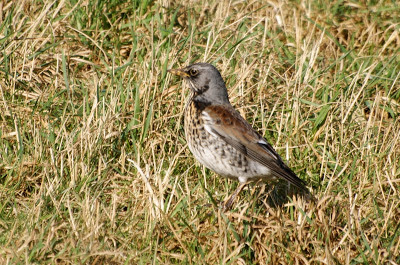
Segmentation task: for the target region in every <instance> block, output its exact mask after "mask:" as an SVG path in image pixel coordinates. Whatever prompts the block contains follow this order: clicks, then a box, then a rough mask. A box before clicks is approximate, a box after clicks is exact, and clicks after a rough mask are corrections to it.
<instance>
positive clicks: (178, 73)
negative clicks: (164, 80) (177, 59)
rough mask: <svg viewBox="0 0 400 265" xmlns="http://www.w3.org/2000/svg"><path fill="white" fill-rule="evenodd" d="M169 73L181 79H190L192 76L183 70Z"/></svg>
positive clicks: (170, 70)
mask: <svg viewBox="0 0 400 265" xmlns="http://www.w3.org/2000/svg"><path fill="white" fill-rule="evenodd" d="M167 71H168V72H170V73H171V74H174V75H178V76H181V77H189V76H190V75H189V74H188V73H186V72H185V71H184V70H183V69H168V70H167Z"/></svg>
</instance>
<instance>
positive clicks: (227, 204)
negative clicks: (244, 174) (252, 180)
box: [222, 182, 247, 212]
mask: <svg viewBox="0 0 400 265" xmlns="http://www.w3.org/2000/svg"><path fill="white" fill-rule="evenodd" d="M246 184H247V182H241V183H240V185H239V186H238V187H237V188H236V190H235V192H234V193H233V194H232V195H231V197H230V198H229V199H228V200H227V201H226V202H225V203H224V204H223V206H222V209H223V211H224V212H225V211H228V210H230V209H231V206H232V203H233V201H234V200H235V198H236V196H237V195H238V194H239V193H240V191H241V190H242V189H243V187H244V186H245V185H246Z"/></svg>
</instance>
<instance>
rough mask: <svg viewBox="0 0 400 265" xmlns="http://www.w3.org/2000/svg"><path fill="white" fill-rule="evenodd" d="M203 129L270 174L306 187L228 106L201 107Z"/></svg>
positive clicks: (265, 142)
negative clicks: (263, 167) (261, 166)
mask: <svg viewBox="0 0 400 265" xmlns="http://www.w3.org/2000/svg"><path fill="white" fill-rule="evenodd" d="M202 115H203V119H204V123H205V128H206V130H207V131H208V132H209V133H211V134H213V135H216V136H218V137H221V139H223V140H224V141H225V142H226V143H228V144H230V145H231V146H232V147H234V148H235V149H236V150H238V151H240V152H241V153H243V154H244V155H245V156H246V157H248V158H250V159H253V160H254V161H257V162H259V163H260V164H262V165H263V166H265V167H267V168H269V169H270V170H271V171H272V172H273V175H274V176H276V177H279V178H282V179H285V180H287V181H288V182H290V183H292V184H293V185H295V186H297V187H298V188H300V189H304V190H307V188H306V187H305V183H304V181H303V180H301V179H299V178H298V177H297V176H296V174H295V173H294V172H293V171H292V170H291V169H290V168H289V167H288V166H287V165H286V164H285V163H284V162H283V161H282V159H281V157H280V156H279V155H278V153H276V151H275V150H274V149H273V148H272V146H271V145H270V144H269V143H268V142H267V140H265V139H264V138H263V137H261V136H260V135H259V134H258V133H257V132H256V131H254V129H253V128H252V127H251V125H250V124H249V123H248V122H247V121H246V120H245V119H243V118H242V116H240V114H239V113H238V112H237V111H236V110H235V109H234V108H233V107H231V106H223V105H210V106H207V107H206V108H205V109H203V111H202Z"/></svg>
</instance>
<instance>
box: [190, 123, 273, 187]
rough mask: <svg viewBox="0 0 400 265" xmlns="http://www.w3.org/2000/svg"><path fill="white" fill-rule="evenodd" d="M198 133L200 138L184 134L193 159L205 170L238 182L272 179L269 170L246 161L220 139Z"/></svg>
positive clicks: (248, 160)
mask: <svg viewBox="0 0 400 265" xmlns="http://www.w3.org/2000/svg"><path fill="white" fill-rule="evenodd" d="M199 132H201V133H200V135H199V136H200V137H192V135H189V134H187V133H186V139H187V141H188V146H189V149H190V151H191V152H192V153H193V155H194V156H195V158H196V159H197V160H198V161H199V162H200V163H202V164H203V165H204V166H206V167H207V168H209V169H211V170H213V171H215V172H216V173H218V174H220V175H222V176H224V177H228V178H232V179H235V180H239V181H240V182H246V181H250V180H255V179H260V178H262V179H264V178H265V179H266V180H268V179H272V178H273V177H272V175H271V171H270V169H269V168H267V167H265V166H263V165H261V164H260V163H258V162H256V161H252V160H250V159H248V158H247V157H246V156H245V155H244V154H242V153H241V152H240V151H238V150H236V149H235V148H234V147H232V146H231V145H229V144H227V143H226V142H225V141H223V140H222V139H221V138H219V137H217V136H214V135H211V134H209V133H208V132H207V131H206V130H199Z"/></svg>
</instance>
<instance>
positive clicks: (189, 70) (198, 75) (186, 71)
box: [168, 63, 230, 104]
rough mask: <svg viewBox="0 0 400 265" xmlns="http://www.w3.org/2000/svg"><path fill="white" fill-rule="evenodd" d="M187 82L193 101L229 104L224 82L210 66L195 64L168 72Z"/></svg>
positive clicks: (215, 69)
mask: <svg viewBox="0 0 400 265" xmlns="http://www.w3.org/2000/svg"><path fill="white" fill-rule="evenodd" d="M168 71H169V72H170V73H172V74H176V75H179V76H181V77H183V78H185V80H186V81H187V82H188V84H189V87H190V89H191V90H192V92H193V94H194V95H193V100H197V101H201V102H210V103H214V104H230V103H229V99H228V92H227V91H226V87H225V82H224V80H223V79H222V77H221V74H220V73H219V71H218V70H217V68H215V67H214V66H212V65H211V64H208V63H195V64H192V65H189V66H187V67H185V68H182V69H170V70H168Z"/></svg>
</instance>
